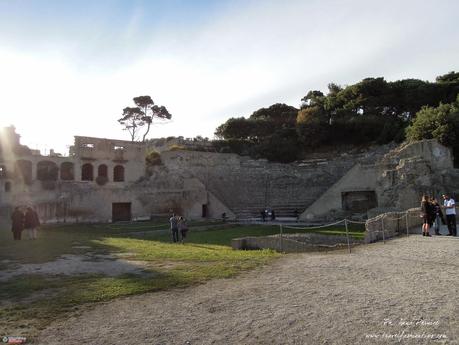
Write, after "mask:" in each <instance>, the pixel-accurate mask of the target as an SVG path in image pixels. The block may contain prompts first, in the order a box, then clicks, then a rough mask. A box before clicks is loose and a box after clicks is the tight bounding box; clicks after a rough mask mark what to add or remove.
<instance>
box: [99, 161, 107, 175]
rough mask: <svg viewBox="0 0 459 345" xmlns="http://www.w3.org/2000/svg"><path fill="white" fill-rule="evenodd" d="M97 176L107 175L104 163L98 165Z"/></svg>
mask: <svg viewBox="0 0 459 345" xmlns="http://www.w3.org/2000/svg"><path fill="white" fill-rule="evenodd" d="M97 176H99V177H108V168H107V166H106V165H105V164H101V165H99V168H98V169H97Z"/></svg>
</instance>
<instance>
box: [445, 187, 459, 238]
mask: <svg viewBox="0 0 459 345" xmlns="http://www.w3.org/2000/svg"><path fill="white" fill-rule="evenodd" d="M443 199H444V202H443V205H444V207H445V213H446V224H447V226H448V232H449V234H448V236H456V235H457V229H456V203H455V201H454V199H453V198H451V197H450V196H449V195H448V194H444V195H443Z"/></svg>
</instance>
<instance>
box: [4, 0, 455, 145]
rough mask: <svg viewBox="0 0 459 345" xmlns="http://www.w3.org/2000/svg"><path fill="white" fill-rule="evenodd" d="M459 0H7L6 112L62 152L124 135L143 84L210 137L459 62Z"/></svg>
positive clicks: (173, 126)
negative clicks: (285, 108) (343, 91)
mask: <svg viewBox="0 0 459 345" xmlns="http://www.w3.org/2000/svg"><path fill="white" fill-rule="evenodd" d="M457 13H459V2H458V1H447V0H436V1H430V0H426V1H411V0H408V1H403V0H399V1H394V0H389V1H384V2H382V1H368V0H367V1H364V0H350V1H332V0H322V1H319V0H317V1H316V0H310V1H308V0H303V1H296V0H290V1H281V0H279V1H269V0H265V1H247V0H246V1H242V0H241V1H229V0H224V1H203V0H202V1H184V0H182V1H178V0H176V1H57V0H56V1H45V0H42V1H32V0H29V1H19V0H0V109H1V112H2V115H1V117H0V124H2V125H8V124H15V125H16V127H17V128H18V132H19V133H20V134H21V135H22V141H23V143H26V144H29V145H30V146H31V147H39V148H45V147H46V148H48V149H49V148H51V147H55V148H57V149H58V150H60V151H63V150H64V148H65V146H66V145H70V144H72V142H73V137H72V136H73V135H87V136H100V137H110V138H119V139H128V135H127V133H125V132H123V131H122V130H121V126H120V125H119V124H118V123H117V121H116V120H117V119H118V118H119V117H120V116H121V111H122V109H123V108H124V107H126V106H130V105H132V104H131V100H132V98H133V97H135V96H139V95H150V96H152V98H153V99H154V101H155V102H156V103H157V104H160V105H165V106H166V107H167V108H168V109H169V111H170V112H171V113H172V115H173V122H172V123H170V124H168V125H160V126H157V127H156V128H153V130H152V131H151V137H161V136H169V135H176V136H178V135H183V136H185V137H191V136H195V135H203V136H209V137H211V136H212V135H213V132H214V130H215V128H216V127H217V126H218V125H219V124H221V123H222V122H224V121H225V120H226V119H227V118H229V117H231V116H246V115H249V114H250V113H252V112H253V111H254V110H256V109H258V108H260V107H264V106H269V105H271V104H273V103H276V102H284V103H287V104H291V105H294V106H298V105H299V103H300V99H301V98H302V97H303V96H304V95H305V94H306V93H307V91H308V90H310V89H322V90H324V89H325V88H326V85H327V84H328V83H329V82H336V83H338V84H343V85H344V84H350V83H355V82H357V81H359V80H361V79H362V78H365V77H378V76H384V77H386V79H388V80H396V79H402V78H408V77H413V78H419V79H423V80H434V78H435V76H437V75H439V74H444V73H447V72H448V71H451V70H456V71H457V70H459V62H458V61H459V25H457V18H456V17H457Z"/></svg>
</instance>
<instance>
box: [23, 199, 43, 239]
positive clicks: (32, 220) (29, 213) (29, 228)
mask: <svg viewBox="0 0 459 345" xmlns="http://www.w3.org/2000/svg"><path fill="white" fill-rule="evenodd" d="M39 226H40V220H39V219H38V214H37V212H35V210H34V209H33V208H32V207H30V206H29V207H27V209H26V212H25V215H24V229H25V231H26V234H27V238H28V239H29V240H36V239H37V229H38V227H39Z"/></svg>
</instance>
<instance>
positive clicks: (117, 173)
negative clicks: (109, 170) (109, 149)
mask: <svg viewBox="0 0 459 345" xmlns="http://www.w3.org/2000/svg"><path fill="white" fill-rule="evenodd" d="M113 181H115V182H123V181H124V167H123V166H122V165H116V166H115V167H114V168H113Z"/></svg>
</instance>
